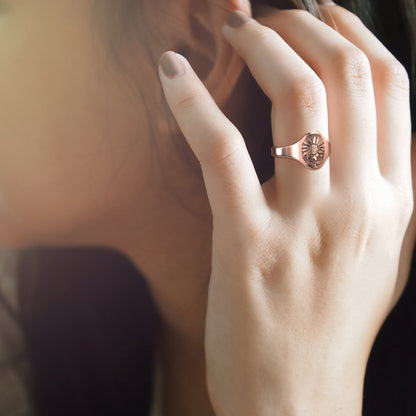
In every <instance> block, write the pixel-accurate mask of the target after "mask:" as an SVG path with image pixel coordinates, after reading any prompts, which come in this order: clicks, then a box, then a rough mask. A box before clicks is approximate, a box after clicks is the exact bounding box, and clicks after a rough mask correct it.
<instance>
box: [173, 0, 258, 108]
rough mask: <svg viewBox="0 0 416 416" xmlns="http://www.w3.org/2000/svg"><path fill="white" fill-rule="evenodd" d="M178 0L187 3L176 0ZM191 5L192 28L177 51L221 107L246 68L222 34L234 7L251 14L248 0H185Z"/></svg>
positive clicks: (187, 15) (189, 17)
mask: <svg viewBox="0 0 416 416" xmlns="http://www.w3.org/2000/svg"><path fill="white" fill-rule="evenodd" d="M176 2H177V3H182V4H183V3H184V1H182V0H176ZM185 2H187V3H188V6H189V8H188V9H185V10H188V11H187V12H186V16H184V18H185V19H187V21H188V24H189V31H188V33H186V36H185V38H184V39H183V44H182V45H181V47H180V48H179V50H176V52H179V53H181V54H183V55H184V56H185V57H186V58H187V59H188V60H189V62H190V64H191V65H192V67H193V68H194V70H195V71H196V73H197V74H198V76H199V77H200V78H201V80H202V81H203V82H204V84H205V86H206V87H207V89H208V90H209V92H210V93H211V95H212V97H213V98H214V100H215V102H216V103H217V104H218V105H219V106H220V107H222V106H223V105H224V104H225V103H226V101H227V100H228V98H229V96H230V94H231V92H232V90H233V87H234V85H235V84H236V83H237V80H238V78H239V76H240V74H241V72H242V70H243V68H244V65H245V64H244V61H243V60H242V59H241V58H240V57H239V56H238V55H237V54H236V52H235V51H234V49H233V48H232V47H231V45H230V44H229V43H228V42H227V40H226V39H225V37H224V35H223V34H222V26H223V24H224V21H225V19H226V17H227V14H228V13H229V12H230V11H231V10H241V11H243V12H245V13H247V14H249V15H250V16H251V15H252V11H251V5H250V1H249V0H186V1H185ZM182 10H183V9H182Z"/></svg>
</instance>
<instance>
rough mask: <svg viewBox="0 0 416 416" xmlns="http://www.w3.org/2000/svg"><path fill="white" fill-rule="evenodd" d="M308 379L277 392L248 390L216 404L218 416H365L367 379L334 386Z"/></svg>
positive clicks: (342, 382)
mask: <svg viewBox="0 0 416 416" xmlns="http://www.w3.org/2000/svg"><path fill="white" fill-rule="evenodd" d="M305 379H307V377H303V376H302V375H300V377H299V380H298V382H297V383H287V384H285V385H284V387H282V388H277V389H275V391H273V392H271V391H270V389H269V392H268V391H267V389H266V387H264V388H262V386H261V385H260V386H257V391H255V389H254V388H251V389H250V391H249V390H245V391H244V392H243V393H241V394H239V395H238V396H234V398H232V401H230V402H227V403H215V400H212V402H213V406H214V409H215V415H216V416H237V415H238V416H269V415H270V416H305V415H308V416H362V404H363V389H364V376H363V377H360V378H357V379H355V380H351V379H347V378H344V379H343V380H339V379H338V380H337V379H335V378H334V379H333V382H331V383H328V382H325V383H324V382H322V381H321V382H319V381H316V382H315V383H310V382H308V380H305ZM305 381H306V382H305ZM291 384H292V386H295V387H293V388H291V387H290V385H291Z"/></svg>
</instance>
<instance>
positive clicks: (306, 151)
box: [271, 131, 331, 170]
mask: <svg viewBox="0 0 416 416" xmlns="http://www.w3.org/2000/svg"><path fill="white" fill-rule="evenodd" d="M271 153H272V156H273V157H285V158H288V159H295V160H297V161H298V162H300V163H301V164H302V165H303V166H305V167H306V168H308V169H314V170H316V169H319V168H321V167H322V166H323V165H324V164H325V161H326V160H327V159H328V157H329V155H330V153H331V144H330V143H329V141H328V140H327V139H326V138H325V137H324V136H323V134H321V133H320V132H319V131H310V132H308V133H306V134H305V135H304V136H302V137H301V138H300V139H299V140H298V141H297V142H296V143H294V144H292V145H290V146H283V147H275V146H273V147H272V149H271Z"/></svg>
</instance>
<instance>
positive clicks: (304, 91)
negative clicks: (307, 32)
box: [224, 12, 330, 210]
mask: <svg viewBox="0 0 416 416" xmlns="http://www.w3.org/2000/svg"><path fill="white" fill-rule="evenodd" d="M224 35H225V37H226V38H227V40H228V41H229V42H230V43H231V44H232V46H233V47H234V49H235V50H236V52H237V53H238V54H239V55H240V56H241V57H242V58H243V59H244V60H245V62H247V65H248V67H249V69H250V71H251V73H252V74H253V76H254V78H255V79H256V81H257V82H258V83H259V85H260V87H261V88H262V89H263V91H264V93H265V94H266V95H267V96H268V97H269V98H270V100H271V101H272V130H273V142H274V145H275V146H278V147H281V146H287V145H291V144H293V143H295V142H296V141H298V140H299V139H300V138H301V137H302V136H303V135H304V134H305V133H307V132H309V131H312V130H318V131H319V132H321V133H322V134H323V135H324V136H325V137H326V138H327V137H328V116H327V102H326V92H325V88H324V85H323V83H322V81H321V80H320V79H319V78H318V76H317V75H316V74H315V73H314V71H313V70H312V69H311V68H310V67H309V66H308V65H307V64H306V63H305V62H304V61H303V60H302V58H301V57H300V56H299V55H297V54H296V52H295V51H294V50H293V49H292V48H291V47H290V46H289V45H288V44H287V43H286V42H285V41H284V40H283V39H282V38H281V37H280V36H279V35H278V34H277V33H276V32H275V31H274V30H272V29H270V28H268V27H266V26H263V25H261V24H260V23H258V22H257V21H256V20H254V19H248V16H245V15H244V14H243V13H241V12H234V14H230V15H229V17H228V19H227V25H225V26H224ZM275 162H276V163H275V182H276V187H277V204H278V206H279V209H282V210H284V209H285V208H290V209H295V208H296V207H301V206H302V205H304V204H305V203H307V202H308V201H310V200H311V198H312V197H314V196H315V195H319V196H322V195H325V194H327V193H328V192H329V187H330V177H329V163H328V162H326V163H325V164H324V165H323V166H322V167H321V168H320V169H318V170H310V169H307V168H305V167H304V166H302V165H301V164H300V163H299V162H296V161H294V160H289V159H285V158H276V159H275Z"/></svg>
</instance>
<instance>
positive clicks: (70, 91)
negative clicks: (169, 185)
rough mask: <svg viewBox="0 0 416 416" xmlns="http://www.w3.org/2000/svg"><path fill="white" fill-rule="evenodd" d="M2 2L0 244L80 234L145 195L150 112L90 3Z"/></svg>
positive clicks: (67, 239) (82, 0) (16, 244)
mask: <svg viewBox="0 0 416 416" xmlns="http://www.w3.org/2000/svg"><path fill="white" fill-rule="evenodd" d="M0 5H1V6H0V109H1V110H0V246H3V247H11V248H16V247H23V246H26V245H31V244H38V243H55V242H62V243H66V242H71V241H72V240H71V239H72V238H73V240H74V241H75V240H76V238H75V236H77V235H80V234H82V233H83V232H86V230H88V229H93V228H94V227H95V228H97V229H98V228H99V227H100V224H103V223H104V222H105V221H111V218H114V216H115V215H116V214H117V215H123V210H125V209H127V207H131V206H133V205H134V204H135V203H136V202H137V200H138V198H139V197H143V194H141V193H140V192H141V190H142V189H143V186H147V185H148V182H146V181H148V179H147V177H146V173H148V172H149V169H150V148H149V140H148V138H149V137H150V135H149V127H148V125H147V121H146V117H145V114H146V112H145V111H144V107H143V104H142V102H141V101H139V100H138V98H137V94H135V93H134V92H133V91H132V89H131V87H129V86H128V85H127V84H124V83H123V74H122V73H120V72H117V71H112V70H109V64H108V63H107V62H106V59H108V57H107V55H106V54H107V53H108V51H107V49H106V45H105V42H103V39H102V38H101V37H100V34H99V33H98V30H97V28H96V27H95V26H94V24H93V21H94V20H93V16H92V15H91V7H90V2H88V1H86V0H59V1H56V0H36V1H32V0H16V1H8V0H5V1H2V2H1V3H0ZM137 54H139V52H137Z"/></svg>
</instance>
